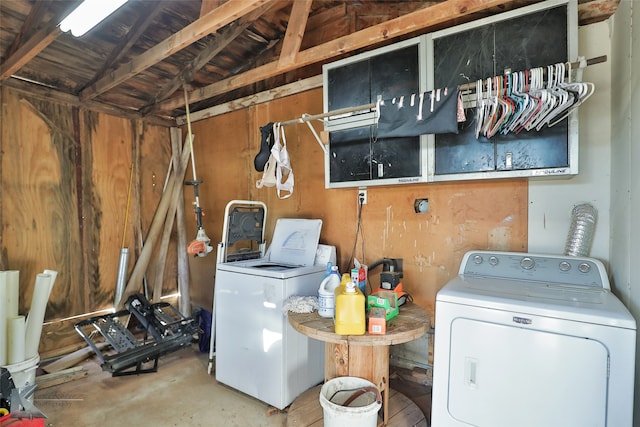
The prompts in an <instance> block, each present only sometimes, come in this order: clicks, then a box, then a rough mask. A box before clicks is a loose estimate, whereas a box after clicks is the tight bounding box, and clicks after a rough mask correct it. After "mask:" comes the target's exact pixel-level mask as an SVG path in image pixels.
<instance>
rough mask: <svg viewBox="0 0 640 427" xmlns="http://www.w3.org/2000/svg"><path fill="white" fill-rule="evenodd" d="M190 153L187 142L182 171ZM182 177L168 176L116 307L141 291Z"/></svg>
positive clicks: (183, 152)
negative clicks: (142, 245)
mask: <svg viewBox="0 0 640 427" xmlns="http://www.w3.org/2000/svg"><path fill="white" fill-rule="evenodd" d="M190 153H191V150H190V148H189V144H186V143H185V145H184V148H183V149H182V158H181V159H180V164H181V167H182V171H185V172H186V168H187V163H188V161H189V155H190ZM183 179H184V176H176V175H174V174H172V175H171V177H170V178H169V182H168V183H167V186H166V189H165V192H164V194H163V195H162V198H161V199H160V203H159V204H158V207H157V209H156V212H155V214H154V216H153V220H152V222H151V226H150V228H149V232H148V233H147V237H146V240H145V243H144V247H143V248H142V252H141V254H140V257H139V258H138V260H137V262H136V265H135V267H134V269H133V271H132V272H131V276H130V277H129V280H128V282H127V286H126V288H125V290H124V293H123V294H122V299H121V300H120V304H118V307H117V309H121V308H122V306H123V303H124V302H125V301H126V300H127V298H129V296H131V295H133V294H135V293H136V292H140V291H141V289H142V279H143V277H144V275H145V272H146V271H147V267H148V265H149V262H150V261H151V255H152V253H153V249H154V246H155V243H156V241H157V239H158V237H159V235H160V230H161V227H162V226H163V224H164V220H165V218H166V215H167V211H168V209H169V207H170V205H171V201H172V200H175V199H176V196H177V194H178V193H177V191H178V190H176V189H175V188H176V186H177V187H181V184H182V180H183Z"/></svg>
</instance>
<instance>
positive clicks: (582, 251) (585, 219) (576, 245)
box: [564, 203, 598, 256]
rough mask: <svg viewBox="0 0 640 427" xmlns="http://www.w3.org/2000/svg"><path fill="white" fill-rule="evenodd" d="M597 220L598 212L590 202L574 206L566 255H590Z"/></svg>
mask: <svg viewBox="0 0 640 427" xmlns="http://www.w3.org/2000/svg"><path fill="white" fill-rule="evenodd" d="M597 220H598V212H597V211H596V208H594V207H593V206H592V205H590V204H589V203H583V204H580V205H576V206H574V208H573V211H572V213H571V225H570V227H569V235H568V236H567V243H566V245H565V250H564V254H565V255H569V256H589V253H590V252H591V243H592V242H593V233H594V231H595V228H596V222H597Z"/></svg>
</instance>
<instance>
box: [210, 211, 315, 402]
mask: <svg viewBox="0 0 640 427" xmlns="http://www.w3.org/2000/svg"><path fill="white" fill-rule="evenodd" d="M321 227H322V221H321V220H307V219H278V220H277V222H276V227H275V230H274V234H273V239H272V243H271V246H270V247H269V250H268V251H267V254H266V256H265V257H263V258H259V259H250V260H245V261H236V262H219V263H218V264H217V267H216V280H215V292H214V316H215V376H216V380H218V381H219V382H221V383H224V384H226V385H228V386H231V387H233V388H235V389H237V390H240V391H242V392H244V393H246V394H248V395H250V396H253V397H255V398H257V399H259V400H261V401H263V402H266V403H268V404H269V405H272V406H274V407H276V408H278V409H284V408H285V407H286V406H288V405H289V404H290V403H291V402H293V400H294V399H295V398H296V397H297V396H298V395H299V394H301V393H302V392H304V391H306V390H307V389H309V388H311V387H313V386H315V385H317V384H319V383H321V382H322V380H323V379H324V345H323V343H322V342H321V341H317V340H313V339H310V338H308V337H306V336H304V335H303V334H300V333H298V332H296V331H295V330H294V329H293V328H292V327H291V325H290V324H289V321H288V319H287V317H286V314H285V313H283V310H282V309H283V303H284V302H285V301H286V299H287V298H288V297H289V296H291V295H300V296H310V295H317V293H318V286H319V285H320V282H321V281H322V278H323V276H324V274H325V271H326V268H327V267H326V265H327V264H326V262H324V263H318V264H315V258H316V250H317V247H318V239H319V237H320V228H321Z"/></svg>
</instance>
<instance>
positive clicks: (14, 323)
mask: <svg viewBox="0 0 640 427" xmlns="http://www.w3.org/2000/svg"><path fill="white" fill-rule="evenodd" d="M7 323H8V330H9V334H8V335H9V345H8V346H7V347H8V352H7V364H8V365H13V364H15V363H20V362H22V361H24V360H25V347H24V331H25V323H24V316H12V317H9V318H8V319H7Z"/></svg>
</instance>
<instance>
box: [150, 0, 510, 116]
mask: <svg viewBox="0 0 640 427" xmlns="http://www.w3.org/2000/svg"><path fill="white" fill-rule="evenodd" d="M516 1H517V0H447V1H444V2H442V3H438V4H436V5H434V6H429V7H425V8H424V9H420V10H417V11H415V12H412V13H409V14H407V15H403V16H400V17H398V18H395V19H392V20H390V21H387V22H384V23H382V24H378V25H373V26H371V27H368V28H365V29H363V30H360V31H358V32H355V33H352V34H349V35H346V36H343V37H339V38H337V39H335V40H332V41H329V42H327V43H323V44H321V45H317V46H314V47H312V48H309V49H306V50H303V51H301V52H299V53H298V55H297V57H296V61H295V62H294V63H291V64H288V65H286V66H283V67H279V66H278V61H274V62H271V63H269V64H265V65H262V66H260V67H257V68H254V69H252V70H249V71H247V72H245V73H242V74H239V75H236V76H232V77H229V78H227V79H224V80H221V81H219V82H216V83H212V84H210V85H208V86H205V87H202V88H199V89H196V90H194V91H192V92H191V93H190V94H189V101H190V103H195V102H199V101H202V100H205V99H208V98H212V97H214V96H217V95H220V94H223V93H226V92H229V91H232V90H235V89H239V88H241V87H244V86H247V85H249V84H252V83H256V82H258V81H262V80H265V79H267V78H270V77H274V76H277V75H279V74H282V73H285V72H287V71H291V70H293V69H296V68H301V67H304V66H306V65H310V64H314V63H317V62H322V61H326V60H328V59H331V58H333V57H336V56H338V55H340V54H344V53H347V52H352V51H354V50H356V49H360V48H364V47H367V46H370V45H373V44H376V43H379V42H383V41H385V40H389V39H392V38H394V37H399V36H402V35H405V34H410V33H413V32H416V31H419V30H421V29H423V28H427V27H431V26H434V25H437V24H441V23H443V22H446V21H449V20H451V18H452V17H461V16H464V15H469V14H472V13H475V12H479V11H482V10H485V9H488V8H491V7H495V6H500V5H504V4H509V3H514V2H516ZM183 106H184V99H180V98H178V97H176V98H172V99H169V100H167V101H164V102H162V103H160V104H158V106H157V109H158V110H159V111H170V110H175V109H177V108H180V107H183Z"/></svg>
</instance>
